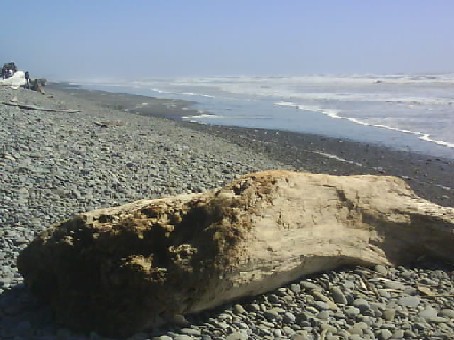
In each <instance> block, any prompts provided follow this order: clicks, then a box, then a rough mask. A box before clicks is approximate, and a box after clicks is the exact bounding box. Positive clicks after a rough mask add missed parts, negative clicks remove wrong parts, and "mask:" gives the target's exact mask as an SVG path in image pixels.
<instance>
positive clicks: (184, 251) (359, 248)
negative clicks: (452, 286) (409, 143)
mask: <svg viewBox="0 0 454 340" xmlns="http://www.w3.org/2000/svg"><path fill="white" fill-rule="evenodd" d="M453 247H454V208H446V207H440V206H438V205H436V204H433V203H430V202H428V201H426V200H423V199H421V198H419V197H417V196H416V195H415V194H414V193H413V192H412V191H411V190H410V189H409V187H408V186H407V185H406V183H405V182H404V181H402V180H400V179H398V178H395V177H384V176H381V177H377V176H351V177H337V176H329V175H316V174H308V173H296V172H288V171H266V172H261V173H255V174H250V175H246V176H244V177H242V178H240V179H238V180H236V181H234V182H232V183H231V184H230V185H228V186H226V187H224V188H221V189H218V190H215V191H212V192H208V193H203V194H191V195H181V196H176V197H172V198H163V199H156V200H141V201H137V202H134V203H131V204H126V205H123V206H120V207H113V208H108V209H102V210H96V211H92V212H88V213H84V214H81V215H79V216H77V217H75V218H73V219H71V220H68V221H65V222H63V223H61V224H59V225H55V226H52V227H50V228H49V229H48V230H47V231H45V232H43V233H42V234H41V235H40V236H39V237H38V238H37V239H36V240H34V241H33V242H32V243H31V244H30V245H29V246H28V247H27V248H26V249H25V250H24V251H23V252H22V253H21V254H20V256H19V259H18V267H19V270H20V272H21V273H22V274H23V276H24V278H25V283H26V284H27V285H28V286H29V287H30V289H31V290H32V291H33V292H34V293H35V294H36V295H37V296H39V297H41V298H43V299H45V300H46V301H49V302H50V304H51V305H52V307H53V309H54V311H55V315H56V318H57V320H58V321H59V322H60V323H62V324H64V325H66V326H68V327H71V328H73V329H78V330H95V331H97V332H99V333H100V334H104V335H111V336H126V335H129V334H132V333H133V332H136V331H139V330H141V329H144V328H148V327H152V326H153V325H156V324H159V323H162V322H163V321H166V320H171V318H172V317H173V316H176V315H180V314H185V313H190V312H197V311H201V310H204V309H209V308H212V307H215V306H217V305H220V304H222V303H225V302H227V301H231V300H233V299H236V298H239V297H242V296H249V295H256V294H260V293H262V292H265V291H268V290H271V289H274V288H276V287H279V286H281V285H282V284H284V283H286V282H289V281H292V280H295V279H297V278H299V277H301V276H302V275H304V274H309V273H314V272H321V271H327V270H331V269H334V268H337V267H339V266H342V265H365V266H368V265H374V264H393V265H397V264H404V263H408V262H411V261H412V260H414V259H416V258H417V257H419V256H433V257H438V258H443V259H444V260H448V261H454V251H453Z"/></svg>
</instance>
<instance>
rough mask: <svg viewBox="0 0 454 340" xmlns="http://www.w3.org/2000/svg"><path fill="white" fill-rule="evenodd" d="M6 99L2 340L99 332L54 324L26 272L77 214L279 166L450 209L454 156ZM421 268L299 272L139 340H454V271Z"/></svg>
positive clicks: (163, 113) (61, 101)
mask: <svg viewBox="0 0 454 340" xmlns="http://www.w3.org/2000/svg"><path fill="white" fill-rule="evenodd" d="M0 102H2V104H0V123H1V124H0V245H1V247H0V338H1V339H90V338H91V339H100V338H101V337H100V336H98V335H97V334H94V333H92V334H77V333H74V332H72V331H70V330H68V329H65V328H62V327H61V326H59V325H56V324H55V323H54V322H53V319H52V314H51V312H50V310H49V308H48V307H47V306H45V305H43V304H41V303H40V302H39V301H36V300H35V299H34V298H33V297H32V296H31V295H29V293H28V291H27V289H26V288H25V287H24V285H23V280H22V277H21V276H20V275H19V274H18V272H17V268H16V258H17V256H18V254H19V252H20V251H21V250H22V249H23V248H24V247H26V245H27V244H28V243H29V242H30V241H31V240H32V239H33V238H34V237H35V235H36V234H37V233H39V232H41V231H42V230H44V229H45V228H46V227H48V226H49V225H51V224H52V223H55V222H58V221H60V220H62V219H65V218H68V217H71V216H72V215H74V214H76V213H79V212H83V211H87V210H92V209H96V208H101V207H107V206H112V205H119V204H123V203H127V202H131V201H134V200H137V199H141V198H157V197H162V196H169V195H175V194H180V193H191V192H203V191H206V190H209V189H212V188H215V187H218V186H221V185H223V184H224V183H226V182H229V181H230V180H232V179H234V178H236V177H237V176H240V175H242V174H245V173H249V172H253V171H258V170H265V169H276V168H281V169H298V170H306V171H312V172H326V173H333V174H357V173H372V174H382V173H385V174H388V175H396V176H400V177H402V178H404V179H406V180H408V182H409V184H410V185H411V186H412V187H413V188H414V190H415V191H416V192H417V193H418V194H419V195H421V196H422V197H424V198H427V199H429V200H432V201H434V202H436V203H438V204H441V205H445V206H453V200H454V198H453V194H452V190H453V189H452V188H454V185H453V183H452V182H453V181H454V176H453V174H454V171H453V161H452V160H444V159H434V158H431V157H429V156H424V155H413V154H409V153H398V152H392V151H390V150H387V149H384V148H380V147H376V146H369V145H362V144H360V143H352V142H349V141H339V140H334V139H329V138H325V137H320V136H305V135H297V134H296V135H293V134H290V133H284V132H276V131H264V130H248V129H236V128H219V127H209V126H200V125H194V124H189V123H183V122H180V121H179V120H178V117H179V116H181V115H182V114H183V113H187V111H186V112H185V111H182V109H183V108H186V106H187V105H188V104H189V103H183V102H179V101H173V100H163V99H159V100H157V99H152V98H148V97H141V96H132V95H112V94H107V93H102V92H90V91H82V90H78V89H66V90H65V91H61V90H58V89H49V90H47V89H46V94H45V95H42V94H39V93H36V92H32V91H27V90H23V89H19V90H11V89H9V88H0ZM134 112H136V113H137V114H134ZM168 118H172V119H168ZM333 155H335V156H336V157H337V158H336V157H333ZM402 160H404V161H402ZM406 160H408V161H406ZM37 260H39V259H37ZM415 260H416V261H415V263H414V264H413V265H409V266H408V267H398V268H391V267H383V266H377V267H375V268H345V269H344V270H339V271H335V272H330V273H324V274H320V275H316V276H311V277H306V278H302V279H301V280H300V281H298V282H294V283H291V284H289V285H287V286H285V287H281V288H279V289H277V290H275V291H273V292H269V293H268V294H265V295H260V296H257V297H251V298H250V299H247V300H242V301H238V302H236V303H233V304H232V305H227V306H222V307H220V308H219V309H217V310H213V311H208V312H204V313H201V314H198V315H190V316H187V317H186V318H182V319H181V320H177V324H175V325H167V326H165V327H162V328H161V329H155V330H153V331H150V332H148V333H141V334H136V335H135V336H133V337H132V338H133V339H162V340H170V339H180V340H183V339H206V340H208V339H229V340H234V339H401V338H406V339H452V338H454V283H453V279H454V272H453V268H452V267H451V266H449V265H448V264H445V263H435V262H433V261H427V260H426V259H423V258H421V259H415Z"/></svg>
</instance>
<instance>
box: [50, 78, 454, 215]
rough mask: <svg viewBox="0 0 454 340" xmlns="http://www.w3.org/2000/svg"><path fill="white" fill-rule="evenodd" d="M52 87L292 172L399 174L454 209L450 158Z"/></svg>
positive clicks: (171, 102) (170, 102)
mask: <svg viewBox="0 0 454 340" xmlns="http://www.w3.org/2000/svg"><path fill="white" fill-rule="evenodd" d="M50 88H51V89H54V90H57V91H62V92H63V93H69V94H71V95H73V96H75V97H76V98H83V99H88V100H91V101H94V102H96V103H97V104H101V105H102V106H105V107H107V108H117V109H118V108H119V107H120V108H121V110H122V111H126V112H129V113H132V114H138V115H143V116H150V117H156V118H164V119H169V120H172V121H176V122H178V124H179V125H181V126H184V127H187V128H189V129H192V130H195V131H200V132H204V133H209V134H211V135H213V136H215V137H216V138H222V139H224V140H226V141H228V142H231V143H234V144H237V145H239V146H243V147H247V148H250V149H252V150H254V151H256V152H260V153H263V154H265V155H267V156H268V157H270V158H271V159H274V160H276V161H278V162H282V163H284V164H287V165H289V166H291V167H293V168H295V169H296V170H301V171H309V172H321V173H327V174H332V175H353V174H355V175H362V174H374V175H390V176H397V177H400V178H403V179H404V180H405V181H406V182H407V183H408V184H409V185H410V187H411V188H412V189H413V190H414V191H415V192H416V193H417V194H418V195H419V196H421V197H423V198H426V199H428V200H431V201H432V202H434V203H437V204H439V205H443V206H450V207H454V159H448V158H442V157H438V156H431V155H426V154H423V153H419V152H413V151H401V150H395V149H393V148H391V147H388V146H383V145H378V144H371V143H364V142H357V141H352V140H348V139H343V138H336V137H328V136H323V135H316V134H306V133H299V132H290V131H282V130H273V129H262V128H243V127H236V126H220V125H205V124H199V123H193V122H188V121H185V120H183V119H182V117H183V116H185V115H188V114H191V113H195V112H197V110H195V109H191V108H190V107H191V105H193V104H194V103H195V102H193V101H183V100H176V99H160V98H155V97H148V96H143V95H135V94H129V93H113V92H106V91H101V90H87V89H83V88H80V87H74V86H73V87H70V88H65V86H64V84H63V86H62V84H53V86H51V87H50ZM114 103H115V104H114ZM142 103H148V105H142ZM150 103H153V104H152V105H150Z"/></svg>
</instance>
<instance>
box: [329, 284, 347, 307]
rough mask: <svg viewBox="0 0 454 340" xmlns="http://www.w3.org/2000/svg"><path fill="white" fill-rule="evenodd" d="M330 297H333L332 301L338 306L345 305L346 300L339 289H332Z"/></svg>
mask: <svg viewBox="0 0 454 340" xmlns="http://www.w3.org/2000/svg"><path fill="white" fill-rule="evenodd" d="M331 295H332V296H333V300H334V302H335V303H338V304H340V305H346V304H347V298H346V297H345V295H344V293H343V292H342V290H341V289H340V288H339V287H333V288H332V289H331Z"/></svg>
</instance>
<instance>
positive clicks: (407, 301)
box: [397, 296, 421, 308]
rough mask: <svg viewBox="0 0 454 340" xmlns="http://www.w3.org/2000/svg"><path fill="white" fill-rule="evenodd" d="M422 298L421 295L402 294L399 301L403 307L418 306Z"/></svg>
mask: <svg viewBox="0 0 454 340" xmlns="http://www.w3.org/2000/svg"><path fill="white" fill-rule="evenodd" d="M420 302H421V298H420V297H419V296H402V297H401V298H399V300H398V301H397V303H398V304H399V305H400V306H403V307H409V308H416V307H418V306H419V303H420Z"/></svg>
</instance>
